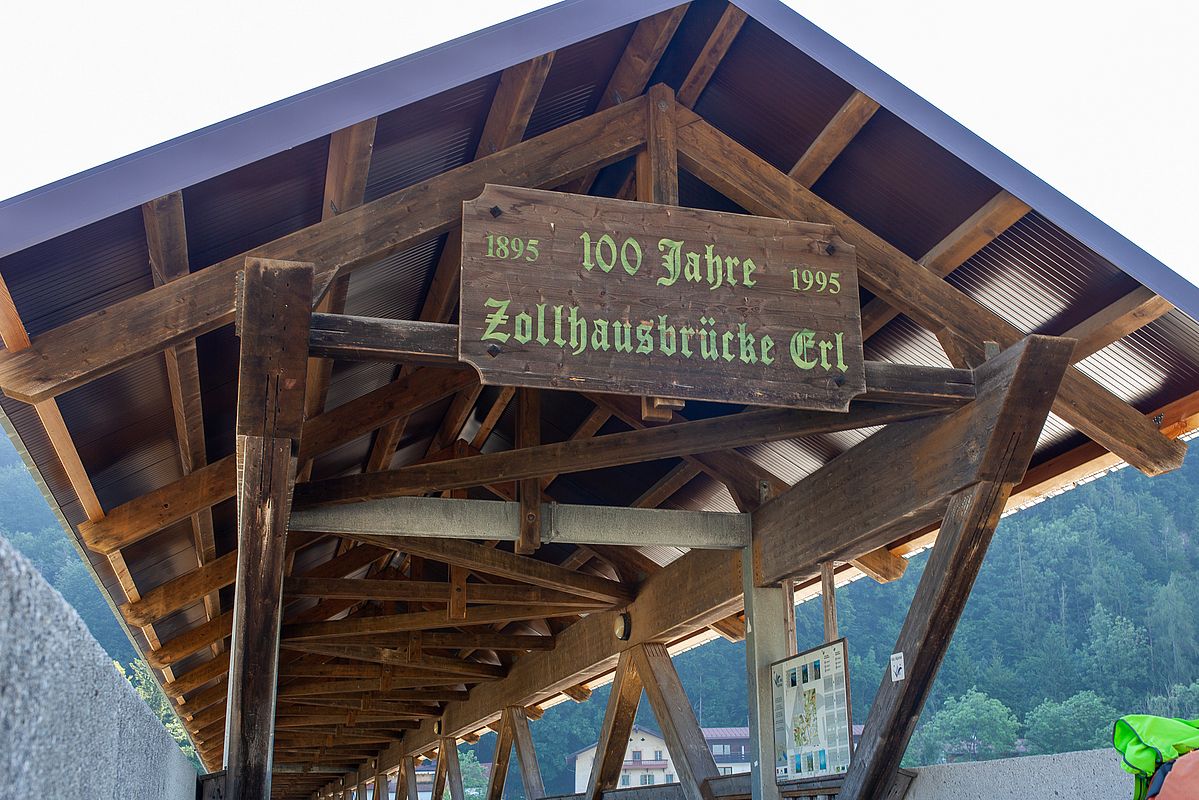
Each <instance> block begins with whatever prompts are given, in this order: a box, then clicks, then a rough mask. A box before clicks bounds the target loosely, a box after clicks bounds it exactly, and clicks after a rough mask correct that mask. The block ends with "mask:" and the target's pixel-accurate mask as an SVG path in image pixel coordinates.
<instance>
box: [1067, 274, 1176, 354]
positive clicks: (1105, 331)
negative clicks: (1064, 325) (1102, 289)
mask: <svg viewBox="0 0 1199 800" xmlns="http://www.w3.org/2000/svg"><path fill="white" fill-rule="evenodd" d="M1172 310H1174V306H1173V304H1171V303H1170V301H1169V300H1167V299H1165V298H1164V297H1162V296H1161V295H1159V294H1157V293H1156V292H1154V291H1153V290H1152V289H1150V288H1148V287H1146V286H1138V287H1137V288H1136V289H1133V290H1132V291H1131V292H1129V293H1128V294H1126V295H1124V296H1123V297H1121V298H1120V299H1119V300H1117V301H1116V302H1114V303H1112V304H1111V305H1109V306H1107V307H1105V308H1103V309H1102V310H1100V311H1098V312H1097V313H1095V314H1093V315H1092V316H1090V317H1088V318H1087V319H1085V320H1083V321H1082V322H1080V323H1078V324H1077V325H1075V326H1074V327H1073V328H1071V329H1070V330H1068V331H1066V332H1065V333H1063V334H1062V336H1064V337H1066V338H1067V339H1077V340H1078V344H1076V345H1075V346H1074V362H1075V363H1077V362H1079V361H1082V360H1083V359H1084V358H1087V357H1088V356H1091V355H1094V354H1095V353H1097V352H1099V351H1100V350H1102V349H1103V348H1105V347H1107V346H1108V345H1109V344H1111V343H1112V342H1114V341H1116V340H1118V339H1121V338H1123V337H1124V336H1127V335H1128V334H1130V333H1132V332H1133V331H1137V330H1140V329H1141V328H1143V327H1144V326H1146V325H1148V324H1149V323H1150V322H1153V321H1154V320H1155V319H1158V318H1160V317H1163V316H1165V315H1166V314H1169V313H1170V312H1171V311H1172Z"/></svg>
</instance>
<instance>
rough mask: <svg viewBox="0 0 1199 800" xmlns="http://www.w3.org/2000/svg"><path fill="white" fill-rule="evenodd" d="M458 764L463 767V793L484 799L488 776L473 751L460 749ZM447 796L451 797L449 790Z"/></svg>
mask: <svg viewBox="0 0 1199 800" xmlns="http://www.w3.org/2000/svg"><path fill="white" fill-rule="evenodd" d="M458 764H459V765H460V766H461V767H462V793H463V794H464V795H466V796H467V797H482V796H483V795H484V794H486V793H487V775H486V774H485V773H484V772H483V765H482V764H480V763H479V759H478V757H477V756H476V755H475V753H474V751H473V750H463V749H462V748H459V749H458ZM445 796H446V797H447V798H448V797H449V796H450V791H449V789H448V788H447V789H446V793H445Z"/></svg>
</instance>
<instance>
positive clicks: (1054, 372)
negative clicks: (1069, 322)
mask: <svg viewBox="0 0 1199 800" xmlns="http://www.w3.org/2000/svg"><path fill="white" fill-rule="evenodd" d="M1026 343H1028V345H1027V346H1025V347H1024V348H1023V350H1024V352H1023V353H1022V354H1020V357H1019V358H1018V359H1015V360H1013V359H1012V358H1011V356H1012V355H1015V354H1016V352H1015V348H1013V352H1010V353H1008V354H1005V356H1007V358H1006V361H1007V362H1008V364H1007V365H1003V364H1002V363H1001V362H1002V361H1004V360H1005V359H1004V358H1001V357H994V356H992V357H990V358H988V359H987V361H986V363H984V364H983V365H982V366H980V368H979V369H978V370H976V375H978V376H979V378H980V380H979V383H978V393H979V394H978V396H979V399H980V402H986V401H991V402H997V403H998V409H999V414H998V415H996V416H995V418H994V420H993V422H992V423H990V424H988V425H987V426H986V429H985V430H984V431H982V433H984V434H985V437H984V439H983V441H982V445H983V447H984V450H983V452H984V453H985V455H984V459H983V462H982V465H981V467H982V468H981V469H980V470H979V473H978V474H979V476H980V477H981V480H978V481H977V482H972V483H971V484H969V485H966V486H962V487H960V488H958V489H955V490H954V491H953V492H952V494H951V495H950V497H949V500H948V504H947V507H946V511H945V514H944V518H943V520H942V522H941V530H940V533H939V534H938V536H937V542H936V544H935V545H934V546H933V553H932V556H931V557H930V558H929V561H928V564H927V565H926V566H925V569H924V574H923V575H922V576H921V578H920V585H919V586H918V587H917V588H916V595H915V597H914V598H913V599H912V604H911V608H910V610H909V611H908V615H907V618H906V619H905V620H904V624H903V628H902V629H901V630H900V633H899V639H898V641H897V642H896V644H895V650H894V654H896V655H898V656H899V657H900V658H902V669H901V670H900V671H897V670H896V668H895V667H894V666H892V665H891V664H890V663H888V667H887V669H886V670H885V671H884V675H883V680H882V685H881V686H880V687H879V690H878V693H877V694H876V695H875V699H874V703H873V704H872V705H871V707H870V715H869V716H868V717H867V719H866V726H865V730H864V731H863V733H862V738H861V740H860V741H859V743H858V747H857V750H856V751H855V752H854V755H853V759H852V761H851V762H850V765H849V771H848V772H847V773H846V776H845V783H844V784H843V786H842V789H841V793H840V794H839V795H838V798H839V800H873V798H876V797H882V796H883V795H884V792H885V791H886V790H887V789H888V788H889V787H890V785H891V783H892V781H894V779H895V775H896V773H897V772H898V770H899V763H900V760H901V759H902V758H903V753H904V750H905V749H906V748H907V745H908V742H909V740H910V739H911V737H912V733H913V732H914V731H915V728H916V722H917V721H918V720H919V718H920V711H921V709H922V708H923V707H924V702H925V700H926V699H927V698H928V694H929V692H930V691H931V690H932V685H933V681H934V680H935V678H936V676H937V670H938V669H939V668H940V666H941V661H942V659H943V658H944V657H945V652H946V651H947V650H948V649H949V642H950V640H951V639H952V637H953V631H954V629H955V628H956V627H957V623H958V620H959V619H960V618H961V614H962V611H963V610H964V609H965V606H966V601H967V599H969V597H970V590H971V588H972V587H973V586H974V580H975V578H977V577H978V571H979V569H980V568H981V567H982V562H983V557H984V556H985V555H986V552H987V547H988V546H989V545H990V543H991V537H992V535H993V534H994V533H995V527H996V526H997V525H998V524H999V518H1000V516H1001V515H1002V514H1003V509H1004V506H1005V505H1006V504H1007V500H1008V496H1009V495H1010V494H1011V492H1012V489H1013V487H1014V486H1015V484H1016V483H1017V482H1018V481H1020V480H1021V479H1022V478H1023V476H1024V473H1025V470H1026V469H1027V468H1028V460H1029V458H1031V456H1032V450H1033V448H1034V447H1035V445H1036V440H1037V436H1038V434H1039V431H1040V430H1041V427H1042V425H1043V424H1044V419H1045V418H1046V417H1047V416H1048V413H1049V407H1050V404H1051V402H1052V397H1053V394H1052V392H1053V390H1055V389H1056V388H1057V384H1058V382H1059V381H1060V380H1061V376H1062V375H1063V374H1064V372H1065V370H1066V369H1067V366H1068V364H1069V363H1070V355H1071V353H1072V351H1073V349H1074V341H1073V340H1070V339H1039V338H1038V337H1030V338H1029V339H1027V340H1026ZM1046 382H1048V385H1046ZM1047 390H1048V391H1047ZM979 422H980V421H976V424H978V423H979ZM919 480H920V476H917V481H919ZM893 657H894V656H893Z"/></svg>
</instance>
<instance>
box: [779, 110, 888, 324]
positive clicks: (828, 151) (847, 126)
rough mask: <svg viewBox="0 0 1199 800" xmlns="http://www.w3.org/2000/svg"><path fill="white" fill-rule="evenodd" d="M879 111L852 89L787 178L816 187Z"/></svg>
mask: <svg viewBox="0 0 1199 800" xmlns="http://www.w3.org/2000/svg"><path fill="white" fill-rule="evenodd" d="M878 109H879V105H878V103H876V102H874V101H873V100H871V99H870V98H869V97H867V96H866V95H865V94H863V93H862V92H860V91H857V90H856V89H855V90H854V92H853V94H851V95H850V96H849V99H848V100H846V101H845V104H844V105H842V106H841V108H840V109H838V110H837V113H836V114H834V115H833V118H832V119H831V120H829V122H828V124H827V125H825V126H824V128H823V130H821V131H820V133H819V134H817V135H816V138H815V139H814V140H813V141H812V143H811V144H810V145H808V149H807V150H805V151H804V153H803V155H801V156H800V157H799V160H798V161H796V162H795V166H794V167H792V168H791V171H790V172H788V173H787V174H788V175H789V176H791V178H793V179H794V180H797V181H799V182H800V183H802V184H803V185H804V186H809V187H810V186H811V185H812V184H814V183H816V181H818V180H820V176H821V175H823V174H824V172H825V170H827V169H828V168H829V166H830V165H831V164H832V163H833V162H834V161H835V160H836V159H837V156H839V155H841V152H842V151H843V150H845V148H846V147H848V146H849V143H850V142H851V141H853V138H854V137H855V136H857V135H858V132H859V131H860V130H862V128H863V127H865V125H866V123H867V122H869V121H870V118H871V117H873V116H874V112H876V111H878ZM863 335H866V334H865V333H863Z"/></svg>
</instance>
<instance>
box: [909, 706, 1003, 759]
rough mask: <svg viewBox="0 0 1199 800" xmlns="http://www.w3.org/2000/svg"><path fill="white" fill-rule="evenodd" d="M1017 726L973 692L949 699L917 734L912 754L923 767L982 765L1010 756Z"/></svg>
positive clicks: (998, 708)
mask: <svg viewBox="0 0 1199 800" xmlns="http://www.w3.org/2000/svg"><path fill="white" fill-rule="evenodd" d="M1019 728H1020V723H1019V722H1017V720H1016V715H1015V714H1013V713H1012V711H1011V709H1009V708H1008V707H1007V706H1005V705H1004V704H1003V703H1001V702H999V701H998V700H996V699H995V698H993V697H988V696H987V695H986V694H984V693H983V692H980V691H978V690H977V689H969V690H967V692H966V693H965V694H964V695H962V696H961V697H958V698H953V697H951V698H949V699H948V700H946V701H945V705H943V706H942V707H941V709H940V710H939V711H937V713H936V714H934V715H933V717H932V719H931V720H929V722H928V723H927V724H926V725H924V726H923V727H922V728H921V730H920V732H919V733H920V737H921V740H920V741H919V742H917V743H916V745H915V747H916V750H917V751H918V752H919V753H921V754H923V755H925V756H926V757H928V756H932V758H929V759H928V760H927V761H925V763H933V762H936V761H940V760H943V759H944V760H949V761H985V760H987V759H991V758H1000V757H1003V756H1007V755H1010V754H1011V752H1012V750H1013V749H1014V748H1015V744H1016V733H1017V731H1018V730H1019Z"/></svg>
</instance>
